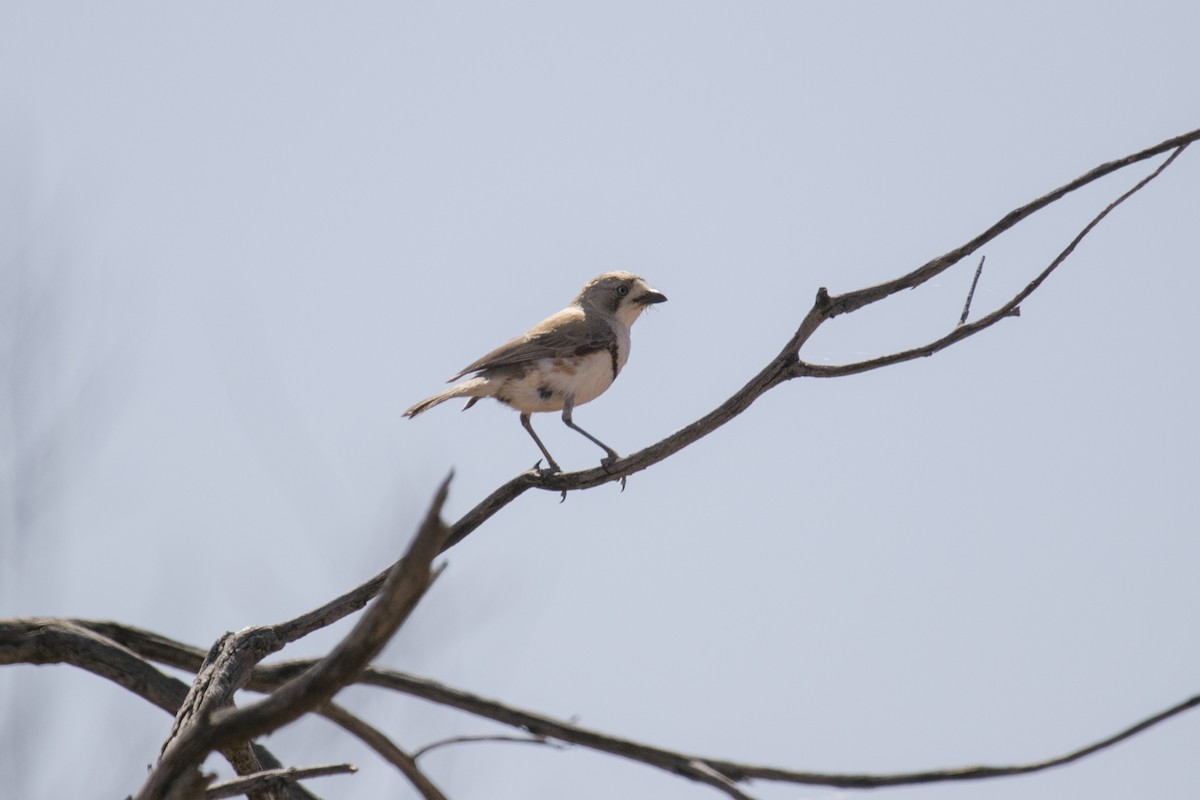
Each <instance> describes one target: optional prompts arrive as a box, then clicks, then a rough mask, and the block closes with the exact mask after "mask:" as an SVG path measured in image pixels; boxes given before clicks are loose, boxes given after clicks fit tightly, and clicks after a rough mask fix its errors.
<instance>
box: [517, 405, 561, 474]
mask: <svg viewBox="0 0 1200 800" xmlns="http://www.w3.org/2000/svg"><path fill="white" fill-rule="evenodd" d="M521 426H522V427H523V428H525V430H527V431H529V435H530V436H532V437H533V441H534V442H536V443H537V446H538V449H539V450H541V451H542V455H544V456H545V457H546V463H548V464H549V465H550V466H549V468H548V469H545V470H543V469H541V468H540V467H539V466H538V465H537V464H534V465H533V466H534V469H536V470H537V471H538V472H549V473H550V474H554V473H555V472H562V468H561V467H559V466H558V462H557V461H555V460H554V456H552V455H550V451H549V450H547V449H546V445H544V444H542V440H541V439H539V438H538V435H537V434H536V433H534V432H533V425H531V424H530V422H529V414H522V415H521ZM540 463H541V462H540V461H539V462H538V464H540Z"/></svg>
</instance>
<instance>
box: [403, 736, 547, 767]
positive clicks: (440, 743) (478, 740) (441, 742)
mask: <svg viewBox="0 0 1200 800" xmlns="http://www.w3.org/2000/svg"><path fill="white" fill-rule="evenodd" d="M493 742H506V743H509V744H537V745H542V746H543V747H549V748H551V749H553V750H565V749H566V748H567V745H566V744H564V743H563V742H556V741H554V740H553V739H547V738H546V737H545V736H537V735H529V736H503V735H499V734H480V735H478V736H451V737H449V738H446V739H438V740H437V741H436V742H430V743H429V744H427V745H425V746H424V747H422V748H421V749H420V750H418V751H416V752H415V753H413V755H412V757H413V760H414V761H415V760H417V759H419V758H421V756H423V755H425V754H426V753H431V752H433V751H434V750H439V749H441V748H443V747H450V746H452V745H458V744H488V743H493Z"/></svg>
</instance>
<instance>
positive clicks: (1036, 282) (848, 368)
mask: <svg viewBox="0 0 1200 800" xmlns="http://www.w3.org/2000/svg"><path fill="white" fill-rule="evenodd" d="M1186 148H1187V145H1184V146H1182V147H1180V148H1179V149H1178V150H1176V151H1175V152H1173V153H1171V155H1170V156H1169V157H1168V158H1167V159H1165V160H1164V161H1163V163H1161V164H1159V165H1158V168H1157V169H1155V170H1154V171H1153V172H1151V173H1150V174H1149V175H1147V176H1146V177H1144V178H1142V179H1141V180H1140V181H1138V182H1137V183H1136V184H1135V185H1134V186H1133V187H1132V188H1130V189H1129V190H1128V191H1126V192H1125V193H1124V194H1122V195H1121V196H1120V197H1118V198H1117V199H1116V200H1113V201H1112V202H1111V203H1109V204H1108V205H1107V206H1105V208H1104V210H1103V211H1101V212H1100V213H1099V214H1097V215H1096V216H1095V217H1093V218H1092V219H1091V221H1090V222H1088V224H1087V225H1085V226H1083V229H1082V230H1080V231H1079V233H1077V234H1076V235H1075V238H1073V239H1072V240H1071V241H1070V242H1069V243H1068V244H1067V246H1066V247H1064V248H1063V250H1062V252H1060V253H1059V254H1058V255H1057V256H1055V257H1054V260H1053V261H1051V262H1050V264H1049V265H1048V266H1047V267H1046V268H1045V269H1043V270H1042V271H1041V272H1040V273H1039V274H1038V276H1037V277H1036V278H1034V279H1033V280H1032V281H1030V282H1029V283H1028V284H1026V286H1025V288H1024V289H1022V290H1021V291H1019V292H1017V293H1016V294H1015V295H1013V297H1012V298H1010V299H1009V301H1008V302H1007V303H1005V304H1004V305H1002V306H1000V307H999V308H997V309H996V310H995V311H993V312H991V313H990V314H987V315H986V316H983V317H980V318H979V319H977V320H975V321H974V322H971V323H968V324H966V325H959V326H958V327H956V328H955V329H954V330H952V331H951V332H950V333H948V334H946V335H945V336H943V337H942V338H940V339H937V340H935V341H932V342H929V343H928V344H924V345H921V346H920V347H914V348H911V349H909V350H903V351H901V352H899V353H891V354H889V355H886V356H880V357H878V358H872V359H868V360H866V361H857V362H854V363H852V364H810V363H808V362H806V361H801V360H799V359H797V360H796V361H795V363H793V364H791V365H790V366H789V367H788V370H787V373H788V376H789V377H811V378H838V377H842V376H844V375H855V374H858V373H860V372H868V371H870V370H873V369H879V368H880V367H890V366H892V365H893V364H900V363H903V362H905V361H912V360H913V359H915V358H924V357H926V356H931V355H933V354H934V353H936V352H938V351H940V350H945V349H946V348H947V347H949V346H950V345H952V344H955V343H956V342H961V341H962V340H963V339H966V338H967V337H969V336H974V335H975V334H976V333H979V332H980V331H982V330H985V329H987V328H990V327H991V326H992V325H995V324H996V323H997V322H999V321H1000V320H1002V319H1004V318H1006V317H1011V316H1017V315H1018V312H1019V309H1020V307H1021V303H1023V302H1024V301H1025V300H1026V298H1028V297H1029V296H1030V295H1031V294H1033V293H1034V292H1035V291H1037V289H1038V287H1040V286H1041V285H1042V283H1043V282H1045V280H1046V279H1047V278H1049V277H1050V275H1051V273H1053V272H1054V270H1056V269H1058V267H1059V266H1060V265H1061V264H1062V263H1063V262H1064V261H1066V260H1067V257H1068V256H1070V255H1071V253H1073V252H1075V248H1076V247H1078V246H1079V243H1080V242H1082V241H1083V240H1084V237H1086V236H1087V235H1088V234H1089V233H1091V232H1092V230H1093V229H1094V228H1095V227H1096V226H1097V225H1099V224H1100V222H1101V220H1103V219H1104V218H1105V217H1107V216H1108V215H1109V214H1110V213H1111V212H1112V211H1113V209H1115V208H1116V207H1117V206H1119V205H1121V204H1122V203H1124V202H1125V201H1126V200H1128V199H1129V198H1130V197H1132V196H1133V195H1135V194H1136V193H1137V192H1139V191H1141V189H1142V188H1144V187H1145V186H1146V185H1147V184H1148V183H1150V181H1152V180H1154V179H1155V178H1157V177H1158V176H1159V175H1161V174H1162V172H1163V170H1165V169H1166V168H1167V167H1169V166H1170V165H1171V163H1172V162H1173V161H1174V160H1175V159H1176V158H1177V157H1178V156H1179V154H1180V153H1182V152H1183V151H1184V150H1185V149H1186Z"/></svg>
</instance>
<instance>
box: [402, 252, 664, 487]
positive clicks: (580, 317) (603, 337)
mask: <svg viewBox="0 0 1200 800" xmlns="http://www.w3.org/2000/svg"><path fill="white" fill-rule="evenodd" d="M666 300H667V298H666V295H664V294H663V293H662V292H659V291H656V290H654V289H652V288H650V285H649V284H647V283H646V281H645V280H643V279H642V278H640V277H638V276H637V275H634V274H632V273H629V272H619V271H618V272H605V273H603V274H601V275H597V276H596V277H595V278H592V279H591V280H590V281H588V282H587V283H585V284H584V285H583V288H582V289H581V290H580V291H579V294H578V295H576V296H575V299H574V300H572V301H571V304H570V305H569V306H567V307H566V308H564V309H563V310H562V311H559V312H558V313H557V314H553V315H552V316H549V317H547V318H546V319H544V320H542V321H541V322H539V323H538V324H537V325H534V326H533V327H532V328H530V329H529V330H528V331H526V332H525V333H523V334H521V335H520V336H518V337H516V338H515V339H511V340H510V341H508V342H506V343H504V344H502V345H500V346H499V347H497V348H496V349H495V350H493V351H492V352H490V353H488V354H487V355H485V356H483V357H481V358H479V359H477V360H475V361H472V362H471V363H470V364H468V365H467V366H466V367H464V368H463V369H462V370H460V371H459V372H458V374H457V375H455V376H454V377H452V378H451V379H450V380H449V381H447V382H448V383H453V382H454V381H457V380H459V379H460V378H462V377H464V376H466V375H471V374H472V373H474V374H473V375H471V377H469V378H467V379H466V380H464V381H462V382H460V383H456V384H455V385H454V386H451V387H450V388H449V389H446V390H445V391H443V392H439V393H438V394H435V395H433V396H432V397H427V398H425V399H424V400H422V401H421V402H419V403H416V404H415V405H413V406H412V407H411V408H409V409H408V410H407V411H405V412H404V416H405V417H408V418H412V417H415V416H417V415H418V414H421V413H424V412H425V411H428V410H429V409H431V408H433V407H434V406H436V405H439V404H441V403H444V402H446V401H447V400H451V399H453V398H456V397H466V398H468V400H467V403H466V405H464V406H463V408H462V410H463V411H466V410H467V409H468V408H470V407H471V406H473V405H475V403H477V402H479V400H480V399H482V398H485V397H492V398H495V399H496V400H498V401H500V402H501V403H503V404H505V405H507V406H510V407H512V408H514V409H516V410H517V411H519V412H520V415H521V426H522V427H524V428H525V430H526V431H528V432H529V435H530V436H531V437H533V441H534V443H536V444H537V446H538V449H539V450H541V451H542V455H543V456H544V457H545V459H546V463H547V464H548V467H547V468H546V469H543V468H542V467H541V463H542V462H541V460H540V459H539V460H538V462H537V463H536V464H534V469H535V470H538V471H539V472H545V473H548V474H554V473H557V472H561V471H562V469H561V467H559V465H558V462H557V461H555V460H554V457H553V456H551V455H550V451H549V450H547V449H546V445H544V444H542V440H541V439H539V438H538V435H537V434H536V433H534V430H533V425H532V423H531V422H530V419H529V418H530V415H531V414H536V413H539V412H549V411H561V412H562V421H563V422H564V423H566V425H567V427H568V428H571V429H572V430H574V431H577V432H579V433H580V434H582V435H583V436H584V437H586V438H587V439H588V440H590V441H591V442H593V443H594V444H596V445H598V446H599V447H600V448H601V449H602V450H604V452H605V457H604V458H603V459H601V461H600V463H601V465H602V466H603V467H605V469H607V468H609V467H611V466H612V464H613V463H614V462H616V461H617V459H618V458H620V456H618V455H617V452H616V451H615V450H613V449H612V448H611V447H609V446H608V445H606V444H605V443H604V442H602V441H600V440H599V439H597V438H596V437H595V436H593V435H592V434H590V433H588V432H587V431H585V430H584V429H583V428H581V427H579V426H578V425H576V424H575V421H574V420H573V419H572V418H571V413H572V412H573V411H574V410H575V407H576V406H581V405H583V404H584V403H587V402H590V401H592V400H595V399H596V398H597V397H599V396H600V395H601V394H603V393H604V392H605V390H607V389H608V387H609V386H611V385H612V382H613V381H614V380H616V378H617V375H618V374H620V372H621V369H622V367H624V366H625V362H626V361H628V360H629V328H630V326H632V325H633V323H634V322H635V321H636V320H637V318H638V317H639V316H641V314H642V312H643V311H645V310H646V309H647V308H649V307H650V306H652V305H654V304H656V303H664V302H666Z"/></svg>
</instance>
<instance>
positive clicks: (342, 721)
mask: <svg viewBox="0 0 1200 800" xmlns="http://www.w3.org/2000/svg"><path fill="white" fill-rule="evenodd" d="M321 715H322V716H324V717H327V718H328V719H330V720H331V721H333V722H336V723H337V724H338V725H340V726H342V728H344V729H345V730H347V731H349V732H350V733H352V734H354V735H355V736H357V737H358V738H359V739H361V740H362V741H363V743H365V744H366V745H367V746H368V747H370V748H371V749H372V750H374V751H375V752H376V753H378V754H379V755H381V756H382V757H383V758H384V759H385V760H386V761H387V762H388V763H390V764H391V765H392V766H394V767H395V768H396V769H398V770H400V772H401V773H402V774H403V775H404V777H406V778H408V781H409V783H411V784H412V785H413V788H414V789H416V790H417V791H418V792H420V793H421V797H423V798H425V800H446V796H445V795H444V794H442V791H441V789H438V787H437V786H435V785H434V783H433V781H431V780H430V779H429V778H428V777H427V776H426V775H425V773H424V772H422V771H421V768H420V767H418V766H417V759H416V757H415V756H410V755H409V754H408V753H406V752H404V751H403V750H401V749H400V748H399V747H397V746H396V744H395V743H394V742H393V741H392V740H391V739H389V738H388V737H387V736H385V735H384V734H383V733H382V732H380V731H379V730H377V729H375V728H373V727H372V726H371V725H369V724H368V723H366V722H364V721H363V720H361V719H359V718H358V717H356V716H354V715H353V714H351V713H350V712H349V711H347V710H346V709H344V708H342V707H341V706H339V705H336V704H334V703H329V704H328V705H326V706H325V708H323V709H322V710H321Z"/></svg>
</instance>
